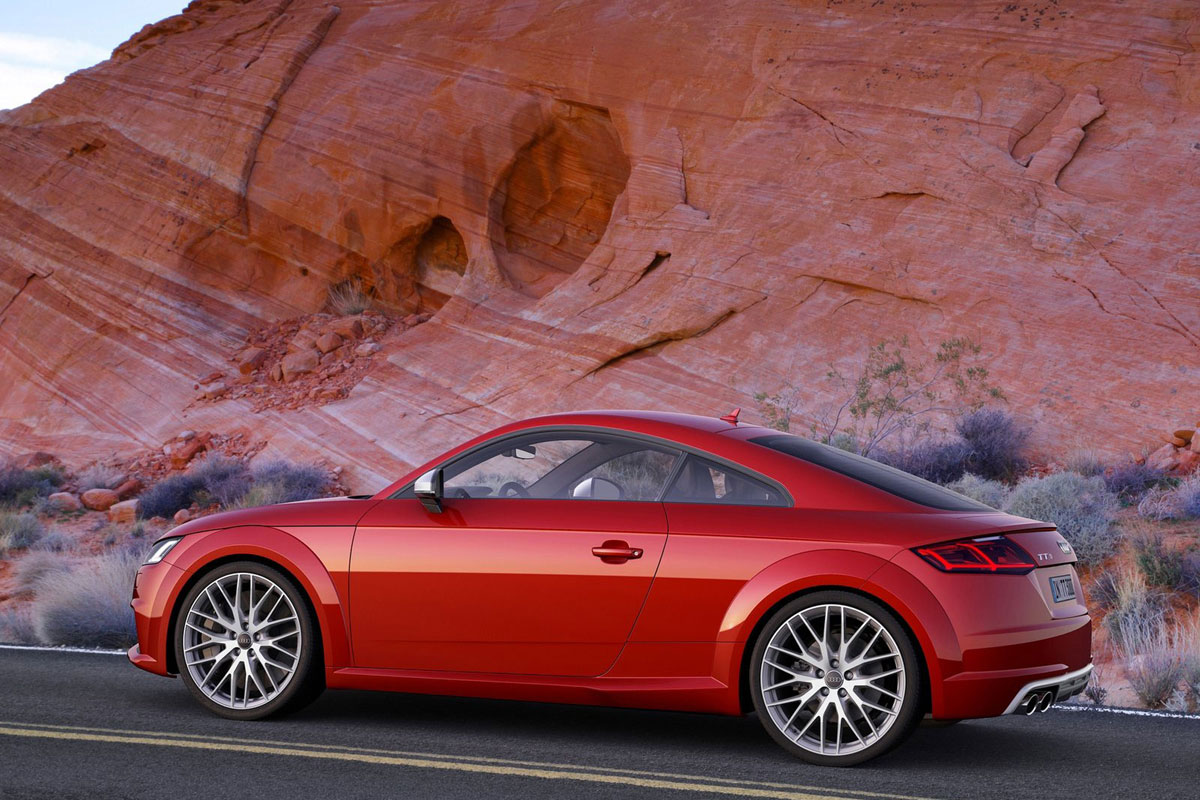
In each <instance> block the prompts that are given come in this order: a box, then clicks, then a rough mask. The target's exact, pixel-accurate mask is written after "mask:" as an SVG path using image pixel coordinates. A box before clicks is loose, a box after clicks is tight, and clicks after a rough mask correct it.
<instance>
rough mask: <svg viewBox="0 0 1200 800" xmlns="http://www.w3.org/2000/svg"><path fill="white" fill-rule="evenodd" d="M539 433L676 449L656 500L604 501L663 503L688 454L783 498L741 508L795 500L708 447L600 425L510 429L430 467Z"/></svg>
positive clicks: (779, 485)
mask: <svg viewBox="0 0 1200 800" xmlns="http://www.w3.org/2000/svg"><path fill="white" fill-rule="evenodd" d="M543 433H552V434H560V433H561V434H570V433H577V434H587V433H602V434H606V435H609V436H615V437H619V438H624V439H632V440H634V441H641V442H647V443H650V444H654V445H657V446H659V447H663V448H666V449H668V450H676V451H679V452H680V456H679V457H677V458H676V459H675V465H674V466H673V467H672V468H671V472H670V473H669V474H668V475H667V481H666V483H665V484H664V485H663V488H662V489H661V490H660V491H659V494H658V500H637V501H634V500H630V501H624V500H616V501H612V500H610V501H607V502H639V503H651V502H658V503H665V501H664V500H663V498H664V497H666V494H667V492H668V491H669V490H670V488H671V485H672V483H674V481H675V479H676V477H678V474H679V470H680V469H682V468H683V464H684V462H685V461H686V460H687V456H688V454H689V453H690V454H693V455H697V456H699V457H701V458H705V459H708V460H709V461H712V462H714V463H716V464H720V465H723V466H727V467H729V468H730V469H732V470H734V471H736V472H742V473H745V474H746V475H748V476H750V477H752V478H754V479H755V480H758V481H761V482H762V483H765V484H766V485H767V486H769V487H770V488H772V489H774V490H775V491H777V492H779V494H780V496H781V497H783V500H784V503H783V505H778V506H765V505H764V506H754V505H748V504H741V503H739V504H737V505H739V506H741V507H743V508H794V507H795V504H796V503H795V500H794V499H793V498H792V493H791V492H789V491H788V490H787V488H786V487H785V486H784V485H783V484H782V483H780V482H779V481H777V480H775V479H774V478H771V477H769V476H767V475H763V474H762V473H761V472H759V471H758V470H755V469H751V468H749V467H747V466H745V465H744V464H740V463H738V462H736V461H733V460H732V459H729V458H724V457H723V456H718V455H717V454H715V453H712V452H710V451H708V450H704V449H702V448H699V447H693V446H691V445H687V444H683V443H682V442H675V441H672V440H670V439H664V438H662V437H661V436H653V435H651V434H648V433H640V432H638V431H627V430H623V429H621V428H609V427H606V426H604V425H547V426H545V427H539V428H525V429H523V430H519V431H512V432H511V433H506V434H504V435H503V436H497V437H495V438H492V439H488V440H487V441H486V442H480V443H479V445H477V446H476V447H472V448H471V449H470V450H467V451H465V452H462V453H459V454H458V455H456V456H453V457H451V458H448V459H446V460H445V461H443V462H441V463H440V464H436V465H435V466H433V467H430V469H446V468H447V467H449V466H450V465H452V464H455V463H457V462H459V461H461V460H462V459H464V458H467V457H469V456H472V455H474V454H475V453H478V452H479V451H480V450H482V449H484V448H486V447H492V446H494V445H496V444H500V443H503V442H506V441H508V440H509V439H515V438H518V437H524V436H528V435H530V434H539V435H540V434H543ZM415 481H416V479H415V478H414V479H413V480H411V481H409V482H408V483H406V484H404V485H403V486H401V487H400V488H399V489H397V490H396V491H394V492H392V493H391V494H390V495H388V496H387V497H386V498H385V499H387V500H403V499H408V498H405V497H402V495H403V494H404V493H405V492H408V491H411V490H412V485H413V483H415ZM473 499H475V500H489V499H490V500H498V499H501V498H487V497H477V498H473ZM505 499H507V498H505ZM685 505H721V504H720V503H686V504H685ZM725 505H730V506H732V505H734V504H732V503H728V504H725Z"/></svg>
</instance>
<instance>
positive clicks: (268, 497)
mask: <svg viewBox="0 0 1200 800" xmlns="http://www.w3.org/2000/svg"><path fill="white" fill-rule="evenodd" d="M282 502H284V499H283V487H282V486H281V485H279V484H277V483H257V484H255V485H254V486H251V487H250V491H248V492H246V493H245V494H244V495H242V499H240V500H238V502H237V505H236V506H234V508H255V507H257V506H273V505H275V504H276V503H282Z"/></svg>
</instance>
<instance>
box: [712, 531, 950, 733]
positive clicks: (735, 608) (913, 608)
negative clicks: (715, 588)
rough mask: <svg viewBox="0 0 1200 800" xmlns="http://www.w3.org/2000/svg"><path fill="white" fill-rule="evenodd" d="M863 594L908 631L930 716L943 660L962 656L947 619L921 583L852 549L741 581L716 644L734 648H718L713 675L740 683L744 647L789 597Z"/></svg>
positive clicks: (796, 560) (938, 702) (802, 557)
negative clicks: (835, 591) (925, 676)
mask: <svg viewBox="0 0 1200 800" xmlns="http://www.w3.org/2000/svg"><path fill="white" fill-rule="evenodd" d="M829 587H832V588H839V587H840V588H847V589H853V590H857V591H859V592H863V593H865V594H868V595H871V596H872V597H875V598H876V599H878V600H879V601H880V602H881V603H883V604H884V605H886V606H888V607H889V608H891V609H892V611H894V612H895V613H896V615H897V616H899V617H900V619H901V620H902V621H903V622H904V623H905V625H907V626H908V627H909V629H910V630H912V632H913V634H914V635H915V636H916V638H917V642H918V643H919V645H920V647H921V651H922V653H923V654H924V661H925V666H926V669H927V670H928V672H929V685H930V688H931V702H932V703H933V708H934V716H937V713H938V712H940V710H941V708H942V678H943V675H944V674H945V669H944V667H943V664H942V661H943V660H946V661H950V662H961V659H962V654H961V652H960V651H959V649H958V643H957V640H956V638H955V635H954V630H953V628H952V627H951V625H950V619H949V617H948V616H947V615H946V612H945V611H944V610H943V609H942V606H941V604H940V603H938V601H937V600H936V599H935V598H934V596H933V594H932V593H931V592H930V591H929V589H927V588H926V587H925V586H924V584H922V583H921V582H920V581H918V580H917V579H916V578H915V577H913V575H911V574H910V573H908V572H907V571H905V570H903V569H901V568H899V567H897V566H896V565H895V564H892V563H891V562H890V561H887V560H884V559H882V558H880V557H878V556H874V555H869V554H866V553H860V552H856V551H853V550H811V551H808V552H806V553H799V554H797V555H794V556H788V557H787V558H784V559H781V560H779V561H776V562H775V563H773V564H771V565H770V566H768V567H766V568H765V569H763V570H762V571H761V572H759V573H758V574H757V575H755V576H754V577H753V578H751V579H750V580H749V581H747V582H746V583H745V585H744V586H743V587H742V588H741V590H740V591H739V592H738V593H737V595H736V596H735V597H734V599H733V601H732V602H731V603H730V605H729V609H728V611H727V612H726V614H725V619H724V620H723V621H722V623H721V630H720V633H719V634H718V640H719V641H721V642H733V643H737V644H738V646H737V647H734V648H729V649H728V650H726V649H725V648H718V650H717V652H718V654H719V655H718V660H719V661H721V660H724V659H722V657H721V654H723V655H724V656H725V658H727V659H728V660H724V663H718V664H715V665H714V668H715V669H714V676H715V677H717V678H718V679H719V680H721V681H722V682H724V683H725V684H726V685H727V686H736V685H738V682H740V670H741V665H742V662H743V659H744V655H745V649H746V647H747V646H749V645H750V637H751V636H752V635H753V633H754V629H755V627H756V626H757V625H758V624H759V622H761V621H763V620H764V619H765V617H766V615H767V614H768V613H769V612H770V611H771V609H772V608H774V607H775V606H777V605H779V604H780V603H782V602H783V601H784V600H786V599H787V598H788V597H791V596H793V595H795V594H798V593H800V592H803V591H807V590H810V589H817V588H829Z"/></svg>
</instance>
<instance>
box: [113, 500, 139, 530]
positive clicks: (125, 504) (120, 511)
mask: <svg viewBox="0 0 1200 800" xmlns="http://www.w3.org/2000/svg"><path fill="white" fill-rule="evenodd" d="M141 502H142V501H141V500H138V499H137V498H136V497H135V498H133V499H132V500H122V501H121V502H119V503H114V504H113V505H112V506H111V507H110V508H109V509H108V521H109V522H118V523H122V524H128V523H131V522H133V521H135V520H136V519H137V512H138V506H139V505H140V504H141Z"/></svg>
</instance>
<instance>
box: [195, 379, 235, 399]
mask: <svg viewBox="0 0 1200 800" xmlns="http://www.w3.org/2000/svg"><path fill="white" fill-rule="evenodd" d="M200 391H201V392H203V393H204V397H205V399H207V400H216V399H217V398H218V397H220V396H221V395H223V394H225V393H226V392H228V391H229V387H228V386H226V385H225V381H217V382H216V383H210V384H207V385H205V386H201V387H200Z"/></svg>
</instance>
